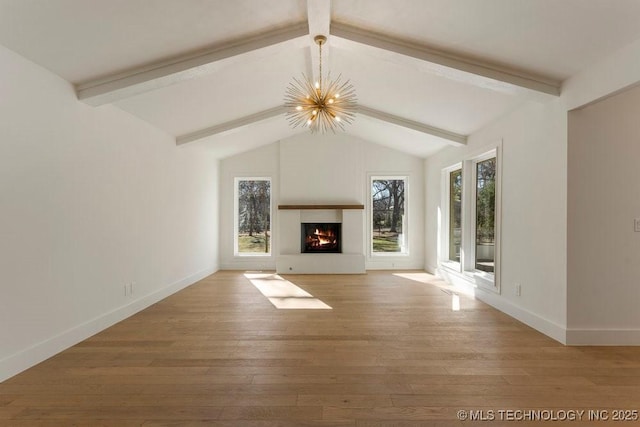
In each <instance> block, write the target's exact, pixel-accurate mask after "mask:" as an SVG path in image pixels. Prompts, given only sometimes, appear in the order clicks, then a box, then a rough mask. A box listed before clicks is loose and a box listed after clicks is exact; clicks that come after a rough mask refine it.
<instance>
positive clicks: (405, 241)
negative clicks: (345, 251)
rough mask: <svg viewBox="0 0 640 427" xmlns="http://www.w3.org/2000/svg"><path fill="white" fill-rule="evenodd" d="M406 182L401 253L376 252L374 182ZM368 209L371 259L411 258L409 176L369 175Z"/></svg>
mask: <svg viewBox="0 0 640 427" xmlns="http://www.w3.org/2000/svg"><path fill="white" fill-rule="evenodd" d="M393 179H395V180H399V179H402V180H404V222H403V223H402V243H401V245H400V248H401V251H400V252H374V251H373V194H372V192H371V189H372V188H373V181H378V180H393ZM367 193H368V197H367V198H368V200H369V201H368V208H369V221H368V223H369V226H368V231H367V235H368V240H369V257H370V258H378V257H381V258H384V257H386V258H389V257H407V256H409V194H410V193H409V175H400V174H398V175H383V174H375V175H373V174H372V175H369V188H368V191H367Z"/></svg>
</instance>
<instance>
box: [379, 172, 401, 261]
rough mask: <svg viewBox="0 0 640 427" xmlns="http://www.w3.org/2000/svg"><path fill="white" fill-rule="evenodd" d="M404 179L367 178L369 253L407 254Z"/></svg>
mask: <svg viewBox="0 0 640 427" xmlns="http://www.w3.org/2000/svg"><path fill="white" fill-rule="evenodd" d="M406 196H407V178H406V177H372V178H371V253H372V254H373V255H398V254H403V255H404V254H407V253H408V250H407V215H406Z"/></svg>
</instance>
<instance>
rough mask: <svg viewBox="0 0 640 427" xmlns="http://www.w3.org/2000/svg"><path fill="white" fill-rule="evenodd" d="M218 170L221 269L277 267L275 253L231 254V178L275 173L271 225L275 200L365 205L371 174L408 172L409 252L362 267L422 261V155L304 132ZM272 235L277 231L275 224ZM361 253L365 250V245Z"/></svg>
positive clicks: (274, 221)
mask: <svg viewBox="0 0 640 427" xmlns="http://www.w3.org/2000/svg"><path fill="white" fill-rule="evenodd" d="M221 170H222V179H221V182H220V185H221V187H220V195H221V197H222V198H221V201H220V206H221V212H220V226H221V241H220V244H221V246H220V254H221V268H226V269H235V268H241V269H273V268H275V257H274V256H272V257H269V258H266V259H265V258H262V257H261V258H254V257H250V258H249V257H234V256H233V183H234V181H233V179H234V177H236V176H272V177H273V178H274V180H275V181H274V189H273V191H272V194H273V200H272V204H273V214H274V215H273V216H272V221H271V222H272V225H273V226H274V227H275V226H276V225H277V224H278V221H277V215H278V212H277V205H278V204H304V203H307V204H311V203H316V204H334V203H345V204H364V205H365V206H366V205H367V200H368V196H369V191H370V190H369V188H368V185H369V181H368V180H369V175H371V174H387V175H407V176H409V192H410V196H409V197H410V201H409V221H410V223H409V229H410V241H409V248H410V249H409V250H410V255H409V256H403V257H387V258H384V259H383V260H376V259H375V258H371V257H369V258H368V259H367V262H366V268H367V269H375V268H396V269H400V268H416V269H420V268H423V266H424V239H423V236H424V221H423V220H422V218H423V215H424V180H423V161H422V159H420V158H417V157H414V156H410V155H407V154H404V153H400V152H398V151H395V150H392V149H389V148H386V147H382V146H380V145H376V144H372V143H369V142H366V141H363V140H361V139H358V138H354V137H351V136H349V135H348V133H347V134H343V133H339V134H336V135H333V134H329V135H314V134H310V133H304V134H301V135H298V136H294V137H292V138H288V139H286V140H283V141H280V142H279V143H275V144H272V145H269V146H267V147H262V148H259V149H256V150H253V151H251V152H247V153H243V154H239V155H237V156H234V157H230V158H227V159H224V160H222V162H221ZM363 215H365V221H364V224H365V227H366V226H368V225H367V224H368V218H369V216H368V215H369V211H368V210H367V211H365V212H364V213H363ZM272 235H273V236H277V230H276V229H275V228H274V230H273V233H272ZM365 236H366V234H365ZM365 240H366V239H365ZM363 245H364V242H363ZM367 247H368V246H367ZM272 253H273V254H278V253H279V252H278V242H277V241H276V239H274V241H273V247H272ZM363 253H367V252H366V249H365V247H363Z"/></svg>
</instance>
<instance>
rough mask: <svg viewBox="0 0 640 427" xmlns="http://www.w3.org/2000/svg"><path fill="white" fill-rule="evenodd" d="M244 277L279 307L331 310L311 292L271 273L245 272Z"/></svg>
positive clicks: (284, 308) (285, 308)
mask: <svg viewBox="0 0 640 427" xmlns="http://www.w3.org/2000/svg"><path fill="white" fill-rule="evenodd" d="M244 277H246V278H247V279H249V281H250V282H251V284H252V285H253V286H255V287H256V289H258V290H259V291H260V292H261V293H262V295H264V296H265V297H267V299H268V300H269V302H271V304H273V305H274V306H275V307H276V308H278V309H283V310H290V309H298V310H331V309H332V308H331V307H330V306H328V305H327V304H325V303H324V302H322V301H320V300H319V299H317V298H314V296H313V295H311V294H310V293H309V292H307V291H305V290H304V289H302V288H300V287H299V286H296V285H294V284H293V283H291V282H290V281H288V280H285V279H283V278H282V277H280V276H279V275H277V274H271V273H258V272H256V273H245V274H244Z"/></svg>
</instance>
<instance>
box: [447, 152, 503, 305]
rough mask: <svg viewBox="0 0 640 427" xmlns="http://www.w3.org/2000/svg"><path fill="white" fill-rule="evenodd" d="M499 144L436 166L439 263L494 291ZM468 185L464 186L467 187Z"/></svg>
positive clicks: (497, 289) (498, 210) (498, 190)
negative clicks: (439, 167) (439, 173)
mask: <svg viewBox="0 0 640 427" xmlns="http://www.w3.org/2000/svg"><path fill="white" fill-rule="evenodd" d="M499 149H500V144H497V145H496V148H495V149H492V150H490V151H488V152H486V153H484V154H482V155H479V156H477V157H473V158H469V159H466V160H464V161H463V162H462V163H458V164H457V165H453V166H450V167H448V168H445V169H443V171H442V180H443V181H442V204H441V206H442V217H441V218H442V221H441V227H440V236H441V239H440V242H441V243H440V256H439V258H440V262H439V264H440V266H441V267H443V268H445V269H446V270H447V271H449V272H456V273H458V274H460V276H459V277H463V278H466V280H468V281H471V282H473V283H474V284H475V285H477V286H480V287H484V288H486V289H489V290H492V291H495V292H499V291H500V287H499V280H498V275H499V271H500V269H499V266H500V260H499V256H500V251H499V241H500V239H499V235H500V174H499V168H500V161H499V160H500V156H499ZM467 190H468V191H467Z"/></svg>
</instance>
